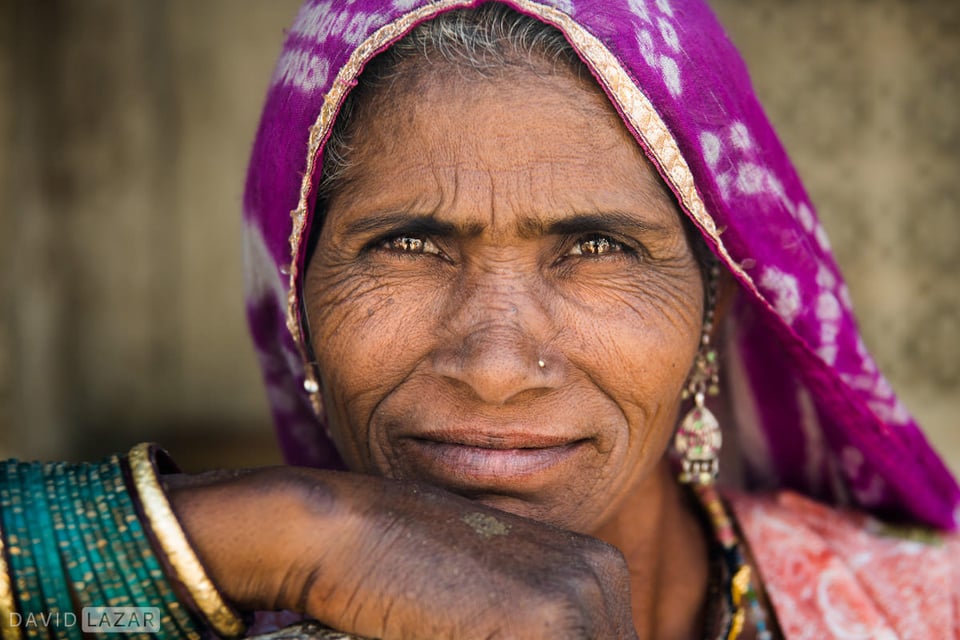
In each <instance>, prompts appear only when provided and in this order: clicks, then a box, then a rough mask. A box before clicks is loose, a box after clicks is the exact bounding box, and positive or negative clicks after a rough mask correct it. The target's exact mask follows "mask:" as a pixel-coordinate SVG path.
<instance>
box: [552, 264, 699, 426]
mask: <svg viewBox="0 0 960 640" xmlns="http://www.w3.org/2000/svg"><path fill="white" fill-rule="evenodd" d="M589 285H590V283H588V282H579V283H578V284H577V286H576V287H574V288H568V289H567V290H566V292H565V294H564V295H563V296H562V305H563V307H564V316H565V320H564V324H565V332H566V336H567V337H566V339H565V342H566V343H567V344H570V345H578V346H577V347H576V348H575V350H572V351H571V353H572V354H574V355H573V357H574V358H576V360H575V362H574V364H575V365H576V366H577V367H578V368H580V369H582V370H584V371H585V372H586V373H587V375H588V376H589V377H590V378H591V379H592V380H593V381H594V382H595V384H596V385H597V386H598V387H599V388H600V389H601V390H602V391H603V392H604V393H606V394H607V395H608V396H609V397H610V398H612V399H613V400H614V401H615V402H616V403H617V405H618V406H619V407H620V409H621V410H622V411H623V413H624V415H625V417H626V418H627V421H628V423H629V425H630V434H629V435H630V437H631V442H633V439H634V437H635V436H637V435H638V434H639V435H640V436H641V438H642V439H643V440H646V439H647V438H649V437H651V436H656V435H657V434H658V433H660V432H665V433H669V432H670V431H671V430H672V428H673V421H674V419H675V417H676V416H675V414H676V410H677V407H678V406H679V397H680V392H681V390H682V388H683V385H684V383H685V381H686V379H687V375H688V373H689V370H690V366H691V364H692V362H693V359H694V356H695V355H696V350H697V346H698V344H699V340H700V332H701V327H702V313H703V303H702V295H703V293H702V286H701V284H700V276H699V272H698V270H697V269H696V266H695V265H693V264H691V265H690V266H689V267H688V268H684V269H678V270H677V271H675V272H656V273H654V272H648V273H646V274H644V275H642V276H639V277H638V276H636V275H634V276H633V277H608V278H606V279H604V281H603V285H602V286H598V285H597V284H596V283H595V284H594V286H589ZM658 439H659V438H658Z"/></svg>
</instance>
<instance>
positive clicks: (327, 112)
mask: <svg viewBox="0 0 960 640" xmlns="http://www.w3.org/2000/svg"><path fill="white" fill-rule="evenodd" d="M510 3H511V4H513V5H514V6H515V7H516V8H518V9H521V10H523V11H524V12H526V13H530V14H533V15H535V16H537V17H538V18H540V19H541V20H542V21H544V22H546V23H548V24H550V25H553V26H554V27H557V28H558V29H560V31H561V32H563V34H564V35H565V36H566V37H567V39H568V40H569V41H570V44H572V45H573V48H574V49H575V50H576V51H577V52H578V53H579V54H580V55H581V57H582V58H583V59H584V62H586V64H587V66H589V67H590V68H591V70H592V71H593V72H594V74H595V76H596V77H598V78H599V79H600V80H601V81H602V84H603V86H604V89H605V90H606V93H607V96H608V97H609V98H610V99H611V100H612V101H613V102H614V103H615V104H616V106H617V107H619V109H620V111H621V113H623V114H624V115H625V116H626V119H627V121H628V123H629V125H630V127H631V128H632V129H633V131H634V132H635V133H636V135H637V136H639V137H640V138H641V140H642V141H643V144H644V146H645V147H646V149H647V150H648V152H649V153H650V154H651V155H652V156H653V157H652V158H651V160H652V161H653V162H654V164H656V165H657V167H658V168H659V169H660V173H661V175H662V176H663V177H664V179H665V180H667V181H668V182H669V183H670V186H671V187H673V192H674V193H676V194H678V195H679V198H680V205H681V207H682V208H683V209H684V210H685V211H686V212H687V214H688V215H689V216H690V217H692V218H693V220H694V222H696V224H697V226H699V227H700V229H702V230H703V232H704V233H706V234H707V235H708V236H710V239H711V240H713V242H714V243H715V245H716V247H717V252H718V253H719V254H720V258H721V260H722V261H723V262H724V264H726V266H727V268H729V269H730V270H731V271H732V272H733V273H734V274H736V275H737V277H738V278H739V279H740V280H741V282H743V283H744V284H745V285H746V286H747V287H749V288H750V289H751V290H752V291H753V292H754V293H755V294H756V295H757V296H760V293H759V291H758V289H757V286H756V284H755V283H754V282H753V279H752V278H751V277H750V275H749V274H747V273H746V271H745V270H744V269H743V268H742V267H741V266H740V265H739V264H738V263H737V261H735V260H734V259H733V258H732V257H731V256H730V254H729V253H728V252H727V248H726V246H725V245H724V244H723V240H722V239H721V238H720V234H721V231H720V230H718V229H717V225H716V222H715V221H714V220H713V217H712V216H711V215H710V214H709V212H708V211H707V207H706V205H705V204H704V201H703V198H702V197H701V195H700V191H699V190H698V189H697V185H696V181H695V180H694V177H693V172H692V171H691V170H690V165H689V164H687V161H686V159H685V158H684V157H683V154H682V153H680V146H679V145H678V144H677V141H676V139H674V137H673V134H671V133H670V130H669V129H668V128H667V125H666V123H665V122H664V121H663V119H662V118H661V117H660V114H659V113H657V110H656V109H655V108H654V107H653V104H652V103H651V102H650V100H649V99H648V98H647V96H646V95H645V94H644V93H643V91H641V90H640V88H639V87H637V86H636V84H634V82H633V80H632V79H631V78H630V75H629V74H628V73H627V72H626V70H624V68H623V66H622V65H621V64H620V61H619V60H617V58H616V56H614V55H613V54H612V53H611V52H610V50H609V49H607V48H606V46H604V44H603V43H602V42H600V40H599V39H597V38H596V37H595V36H594V35H593V34H591V33H590V32H589V31H587V30H586V29H584V28H583V27H582V26H580V25H579V24H578V23H577V22H576V21H575V20H574V19H573V18H571V17H570V16H569V15H567V14H566V13H564V12H562V11H560V10H559V9H556V8H555V7H550V6H546V5H542V4H539V3H537V2H531V1H530V0H510ZM469 4H471V2H470V0H446V1H444V0H439V1H438V2H433V3H431V4H429V5H427V6H425V7H421V8H420V9H417V10H415V11H413V12H411V13H408V14H406V15H404V16H402V17H400V18H398V19H397V20H396V21H394V22H392V23H390V24H388V25H386V26H384V27H381V28H380V29H378V30H377V31H376V32H375V33H374V34H373V35H371V36H370V37H369V38H367V39H366V40H365V41H364V42H363V43H362V44H361V45H360V46H359V47H357V49H356V50H355V51H354V52H353V54H351V56H350V59H349V60H348V61H347V64H346V65H344V67H343V68H342V69H341V70H340V72H339V73H338V74H337V77H336V78H335V79H334V82H333V87H332V88H331V89H330V91H329V93H327V95H326V97H325V98H324V101H323V108H322V109H321V110H320V115H319V117H318V118H317V120H316V122H315V123H314V125H313V126H312V127H311V128H310V142H309V148H308V152H307V167H306V171H305V172H304V175H303V181H302V183H301V186H300V202H299V204H298V205H297V208H296V209H295V210H294V211H292V212H291V215H292V216H293V231H292V232H291V234H290V252H291V266H290V291H289V293H288V296H287V297H288V306H287V328H288V329H289V331H290V334H291V335H292V336H293V339H294V342H295V343H296V344H297V346H298V347H299V349H300V352H301V355H302V356H303V361H304V363H305V364H308V363H307V351H306V347H305V345H304V344H303V333H302V328H301V326H300V320H299V313H298V310H299V299H298V294H297V278H298V277H299V273H298V272H299V266H298V264H297V257H298V255H299V253H300V247H301V244H302V242H303V231H304V228H305V227H306V221H307V200H308V197H309V195H310V190H311V188H312V186H313V185H312V180H311V178H312V175H313V171H314V167H315V163H316V160H317V157H318V156H319V151H320V143H321V141H322V140H323V139H324V137H325V136H326V135H327V133H328V131H329V129H330V127H331V126H332V125H333V120H334V117H335V115H336V113H337V110H338V109H339V106H340V103H341V102H342V101H343V99H344V97H345V96H346V94H347V91H348V90H349V89H350V88H351V84H350V83H351V82H353V81H354V80H355V79H356V77H357V76H358V75H359V74H360V70H361V68H362V67H363V65H364V64H365V63H366V62H367V61H368V60H369V59H370V58H372V57H373V55H374V54H375V53H376V52H377V51H379V50H380V49H381V48H382V47H383V46H385V45H386V44H388V43H389V42H391V41H393V40H395V39H397V38H399V37H402V36H403V35H404V34H406V32H407V31H408V30H409V29H411V28H412V27H413V25H414V24H416V23H417V22H420V21H422V20H426V19H428V18H431V17H432V16H433V15H435V14H437V13H440V12H441V11H444V10H447V9H452V8H456V7H460V6H467V5H469ZM305 369H306V375H307V380H311V381H313V377H312V376H313V372H312V371H311V369H310V367H309V366H306V367H305ZM318 393H319V392H317V391H314V392H310V396H311V398H312V399H314V397H315V396H317V394H318ZM314 404H315V405H316V400H314Z"/></svg>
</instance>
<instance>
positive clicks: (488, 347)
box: [305, 75, 703, 546]
mask: <svg viewBox="0 0 960 640" xmlns="http://www.w3.org/2000/svg"><path fill="white" fill-rule="evenodd" d="M430 77H431V78H432V80H431V81H430V82H427V80H426V79H423V81H422V82H421V84H420V85H417V91H415V92H410V93H400V94H399V95H396V96H391V99H390V100H375V101H373V102H372V103H371V104H376V105H383V104H385V103H389V105H390V106H389V107H387V108H382V109H379V110H378V109H377V108H374V107H371V106H369V105H368V106H366V107H362V108H361V109H360V110H359V112H358V113H359V114H360V117H361V121H362V122H364V124H365V126H364V127H361V128H359V129H358V130H357V132H356V135H355V136H354V138H353V140H352V155H351V157H350V159H349V163H348V168H347V170H346V172H345V174H344V180H343V182H342V183H340V184H341V188H339V189H337V190H335V191H333V192H332V193H331V194H330V195H329V198H328V201H327V211H326V219H325V222H324V226H323V227H322V228H321V230H320V236H319V238H318V241H317V245H316V249H315V252H314V254H313V257H312V258H311V262H310V264H309V266H308V271H307V276H306V285H305V296H306V301H307V304H306V308H307V311H308V316H309V319H310V328H311V336H312V339H313V347H314V351H315V353H316V356H317V361H318V365H319V369H320V373H321V380H322V382H323V386H322V388H323V394H324V400H325V402H324V404H325V406H326V407H327V411H328V423H329V424H330V427H331V431H332V435H333V437H334V440H335V442H336V444H337V446H338V448H339V449H340V451H341V454H342V456H343V457H344V460H345V462H346V463H347V465H348V466H349V467H350V468H351V469H354V470H358V471H363V472H367V473H374V474H379V475H386V476H389V477H394V478H404V479H413V480H422V481H426V482H428V483H431V484H436V485H440V486H444V487H446V488H449V489H452V490H454V491H455V492H458V493H461V494H463V495H467V496H471V497H475V498H478V499H481V500H482V501H483V502H486V503H487V504H490V505H492V506H497V507H499V508H503V509H506V510H509V511H513V512H515V513H517V514H519V515H525V516H528V517H534V518H537V519H540V520H544V521H546V522H549V523H551V524H555V525H557V526H560V527H563V528H569V529H572V530H574V531H579V532H584V533H592V532H596V531H599V530H600V529H602V528H604V525H605V524H606V523H608V522H610V521H611V519H616V518H618V517H621V516H624V517H625V512H624V509H625V508H626V506H627V505H628V504H630V499H628V497H629V496H631V495H633V494H637V493H639V492H647V493H649V494H650V496H651V498H652V497H653V496H656V495H659V494H660V493H661V492H662V491H663V490H664V489H663V483H664V479H663V478H664V477H666V476H665V474H662V473H660V472H657V471H656V470H657V469H659V468H661V467H662V466H663V465H664V464H665V463H664V458H663V455H664V451H665V449H666V447H667V442H668V440H669V438H670V436H671V434H672V430H673V426H674V424H675V422H676V417H677V414H678V411H679V393H680V390H681V388H682V386H683V384H684V381H685V378H686V374H687V372H688V371H689V369H690V366H691V363H692V361H693V357H694V355H695V352H696V348H697V344H698V339H699V331H700V325H701V322H702V320H701V318H702V296H703V289H702V284H701V281H700V273H699V270H698V267H697V263H696V260H695V258H694V256H693V253H692V251H691V249H690V247H689V245H688V242H687V238H686V235H685V233H684V228H683V226H682V224H681V222H680V218H679V213H678V211H677V210H676V208H675V206H674V205H673V204H672V201H671V200H670V199H669V198H667V196H666V190H665V187H664V186H663V185H662V183H661V182H660V181H659V179H658V178H657V176H656V174H655V172H653V170H652V169H651V168H650V166H649V164H648V163H647V161H646V160H645V158H644V157H643V155H642V152H641V151H640V150H639V148H638V147H637V145H636V143H635V142H634V141H633V140H632V138H631V137H630V134H629V133H628V132H627V131H626V129H625V127H624V126H623V125H622V123H621V122H620V120H619V117H618V116H617V115H616V113H615V112H614V111H613V110H612V108H611V107H610V106H609V104H608V103H607V102H606V99H605V97H604V96H603V95H602V93H600V92H599V91H598V90H597V89H596V88H595V87H593V86H591V85H589V84H587V83H586V82H582V81H579V80H577V79H575V78H573V77H572V76H568V75H561V76H556V77H551V78H549V79H543V78H537V77H531V78H530V80H529V81H524V82H523V83H501V82H498V81H484V82H481V83H472V82H471V81H470V80H469V79H464V78H462V77H454V78H450V77H446V78H437V77H436V76H430ZM433 82H435V84H432V83H433ZM397 86H401V85H397ZM517 87H522V89H518V88H517ZM534 96H535V97H534ZM466 125H469V126H466ZM598 159H602V161H600V160H598ZM590 231H593V232H595V233H598V234H601V235H602V236H603V237H605V238H608V239H609V240H610V242H611V243H612V244H609V245H605V246H607V247H612V249H610V250H609V253H605V254H602V255H590V254H585V255H574V254H572V253H571V249H572V248H573V247H575V246H579V245H578V243H580V242H582V241H583V238H584V237H590V234H589V233H588V232H590ZM394 232H396V233H395V235H394V236H392V237H410V238H414V239H416V240H417V241H418V242H419V241H423V242H426V241H429V242H430V243H432V244H431V245H430V246H431V247H432V246H434V245H435V246H436V247H437V250H438V251H439V254H434V253H414V252H404V251H400V250H396V249H393V248H391V247H393V245H391V244H389V242H388V241H387V240H388V239H389V238H390V237H391V234H393V233H394ZM385 239H386V240H385ZM385 242H386V244H384V243H385ZM419 246H426V245H425V244H421V245H419ZM621 249H622V250H621ZM539 359H543V360H544V361H545V363H548V365H547V366H545V367H543V368H540V367H539V366H538V365H537V361H538V360H539ZM445 430H446V431H445ZM450 430H452V433H454V434H460V435H456V437H457V438H459V437H461V436H462V434H468V435H469V434H475V436H469V437H476V440H475V441H472V442H474V444H473V446H476V445H477V444H481V445H482V446H484V447H488V446H490V447H497V446H506V445H504V444H503V443H509V442H511V438H513V437H514V436H516V435H517V434H520V437H521V442H523V440H522V438H523V437H526V435H529V434H531V433H532V434H535V435H537V434H539V435H550V436H551V437H558V438H562V439H563V441H564V442H570V443H580V445H582V446H580V445H575V446H576V448H575V449H574V450H573V451H574V453H573V454H571V455H572V457H570V458H569V461H567V459H566V458H564V460H565V461H564V462H562V463H557V466H552V467H550V468H549V469H548V470H547V471H544V472H542V473H541V472H537V474H539V475H537V474H534V475H532V476H523V477H518V478H517V480H516V481H512V480H511V481H510V482H500V481H499V480H498V478H497V477H496V476H494V477H493V478H492V479H485V478H486V476H475V475H473V474H474V471H472V470H471V469H472V468H473V467H470V466H469V465H468V466H467V467H462V466H458V465H454V466H453V467H447V466H444V464H445V463H444V464H441V463H440V462H437V460H438V459H435V458H432V457H430V456H433V455H436V454H435V453H434V449H433V448H429V449H428V451H430V453H424V451H423V450H422V449H421V448H422V447H432V446H433V445H430V444H429V443H432V442H435V440H434V438H436V437H437V436H436V434H437V433H441V434H442V433H446V432H449V431H450ZM422 443H428V444H422ZM521 446H526V445H521ZM511 448H512V447H511ZM457 455H458V456H459V455H460V454H459V453H458V454H457ZM424 456H426V457H424ZM457 459H459V458H457ZM465 462H466V459H465ZM470 464H472V463H470ZM437 465H439V466H437ZM507 477H512V476H509V474H508V476H507ZM654 502H655V501H654ZM610 541H611V542H613V543H614V544H618V542H619V541H616V540H610ZM624 546H629V545H624Z"/></svg>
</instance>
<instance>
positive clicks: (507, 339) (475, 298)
mask: <svg viewBox="0 0 960 640" xmlns="http://www.w3.org/2000/svg"><path fill="white" fill-rule="evenodd" d="M465 284H466V286H465V287H463V288H462V289H461V293H462V295H461V296H457V298H458V299H457V300H456V301H455V302H454V303H453V304H452V310H451V313H450V314H449V315H448V316H447V322H446V326H445V327H444V330H445V333H446V336H445V339H444V340H443V342H442V346H440V347H439V348H438V349H437V351H435V353H434V357H433V366H434V370H435V372H436V373H438V374H440V375H442V376H444V377H446V378H448V379H449V380H452V381H455V382H457V383H459V386H462V387H465V388H467V389H469V390H470V392H472V395H473V396H475V398H476V399H477V400H479V401H480V402H483V403H485V404H489V405H494V406H503V405H507V404H509V403H511V402H515V401H519V400H520V399H521V398H522V397H530V396H533V395H536V394H537V393H538V392H539V393H543V392H547V391H549V390H551V389H554V388H556V387H557V386H559V384H560V382H561V378H562V371H563V366H562V361H561V358H560V357H559V354H558V353H557V352H556V351H554V348H553V347H552V346H551V344H550V343H552V342H553V340H552V337H553V336H552V334H553V333H554V331H553V328H552V323H551V321H550V317H549V314H548V313H547V312H546V310H545V309H544V308H543V304H542V300H540V299H538V296H536V295H534V294H532V293H531V291H530V290H529V289H530V287H527V286H523V285H522V284H521V283H518V282H517V281H516V280H515V279H514V280H512V281H511V280H507V279H506V278H499V279H498V278H497V277H496V276H488V277H487V278H486V279H485V281H484V282H475V283H470V284H467V283H465Z"/></svg>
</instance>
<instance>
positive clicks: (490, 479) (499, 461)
mask: <svg viewBox="0 0 960 640" xmlns="http://www.w3.org/2000/svg"><path fill="white" fill-rule="evenodd" d="M587 442H588V440H587V439H585V438H570V437H561V436H555V435H545V434H537V433H530V432H512V433H503V432H502V431H499V430H498V431H497V432H495V433H489V432H487V433H484V432H478V431H476V430H471V431H461V432H440V433H424V434H417V435H411V436H406V437H404V438H402V440H401V441H400V442H399V444H400V445H401V447H402V455H403V459H404V467H406V468H407V470H408V471H412V472H413V473H414V474H415V475H416V476H419V477H420V478H422V479H424V480H426V481H428V482H432V483H436V484H441V485H445V486H448V487H450V488H455V489H461V490H470V491H503V492H509V493H516V492H522V491H525V490H533V489H537V488H539V487H541V486H544V485H546V484H548V483H549V482H550V480H551V478H555V477H557V476H558V475H562V474H564V470H565V469H566V468H567V467H568V466H569V465H572V464H576V458H577V457H578V456H579V455H582V454H584V453H585V451H586V447H585V445H586V444H587Z"/></svg>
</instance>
